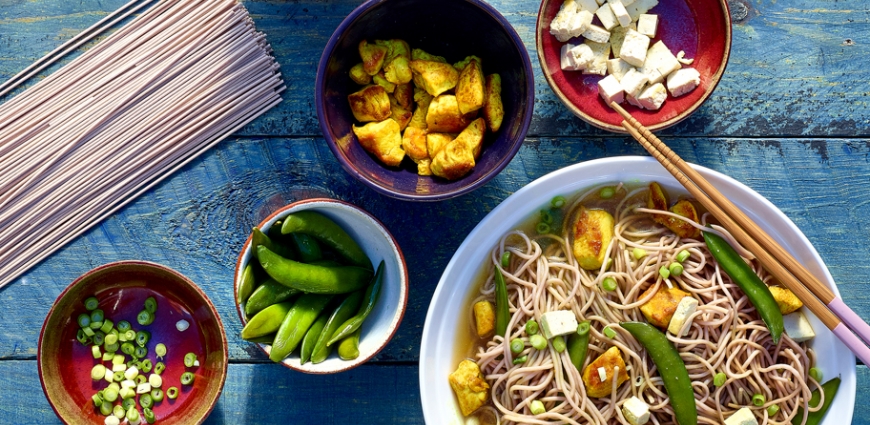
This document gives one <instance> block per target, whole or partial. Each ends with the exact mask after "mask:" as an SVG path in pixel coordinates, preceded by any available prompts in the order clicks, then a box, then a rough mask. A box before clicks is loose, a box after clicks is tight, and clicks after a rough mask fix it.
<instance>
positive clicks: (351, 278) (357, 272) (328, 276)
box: [257, 245, 372, 294]
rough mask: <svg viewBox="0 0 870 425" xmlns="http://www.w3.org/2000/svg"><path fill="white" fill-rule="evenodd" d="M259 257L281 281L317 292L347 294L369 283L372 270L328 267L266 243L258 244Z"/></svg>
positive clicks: (277, 279)
mask: <svg viewBox="0 0 870 425" xmlns="http://www.w3.org/2000/svg"><path fill="white" fill-rule="evenodd" d="M257 259H258V260H259V261H260V265H261V266H262V267H263V270H266V273H267V274H268V275H269V276H271V277H272V279H275V281H277V282H278V283H280V284H282V285H285V286H289V287H291V288H295V289H298V290H300V291H302V292H305V293H314V294H344V293H348V292H352V291H356V290H357V289H360V288H362V287H364V286H365V285H366V282H368V281H369V280H370V279H371V277H372V272H371V270H368V269H364V268H362V267H355V266H341V267H326V266H319V265H316V264H305V263H300V262H297V261H293V260H290V259H287V258H284V257H282V256H280V255H278V254H276V253H275V252H273V251H271V250H270V249H269V248H267V247H266V246H263V245H260V246H258V247H257Z"/></svg>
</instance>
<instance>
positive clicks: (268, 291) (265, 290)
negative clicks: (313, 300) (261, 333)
mask: <svg viewBox="0 0 870 425" xmlns="http://www.w3.org/2000/svg"><path fill="white" fill-rule="evenodd" d="M298 293H299V290H298V289H294V288H290V287H288V286H284V285H282V284H280V283H278V282H275V279H272V278H268V279H266V280H265V281H264V282H263V283H262V284H260V286H258V287H257V289H255V290H254V293H252V294H251V296H250V298H248V302H247V303H246V304H245V315H246V316H248V317H253V316H254V315H255V314H257V313H259V312H260V310H262V309H264V308H266V307H268V306H270V305H272V304H278V303H282V302H284V301H287V300H289V299H290V298H292V297H293V296H294V295H296V294H298Z"/></svg>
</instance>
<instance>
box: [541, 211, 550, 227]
mask: <svg viewBox="0 0 870 425" xmlns="http://www.w3.org/2000/svg"><path fill="white" fill-rule="evenodd" d="M541 223H547V224H552V223H553V214H550V211H547V210H541Z"/></svg>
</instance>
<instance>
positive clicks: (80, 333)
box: [76, 319, 91, 345]
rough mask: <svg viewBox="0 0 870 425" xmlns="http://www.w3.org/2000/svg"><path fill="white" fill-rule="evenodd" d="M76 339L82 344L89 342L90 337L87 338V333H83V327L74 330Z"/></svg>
mask: <svg viewBox="0 0 870 425" xmlns="http://www.w3.org/2000/svg"><path fill="white" fill-rule="evenodd" d="M88 320H90V319H88ZM76 340H78V341H79V342H81V343H82V345H88V344H90V343H91V339H90V338H88V336H87V335H85V331H84V329H79V330H78V332H76Z"/></svg>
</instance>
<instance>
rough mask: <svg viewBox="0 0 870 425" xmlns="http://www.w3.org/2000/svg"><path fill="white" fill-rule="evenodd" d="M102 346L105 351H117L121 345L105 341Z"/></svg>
mask: <svg viewBox="0 0 870 425" xmlns="http://www.w3.org/2000/svg"><path fill="white" fill-rule="evenodd" d="M103 348H104V349H105V350H106V351H111V352H113V353H114V352H115V351H118V350H119V349H120V348H121V346H120V345H118V343H117V342H115V343H112V344H109V343H106V344H105V346H104V347H103Z"/></svg>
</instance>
